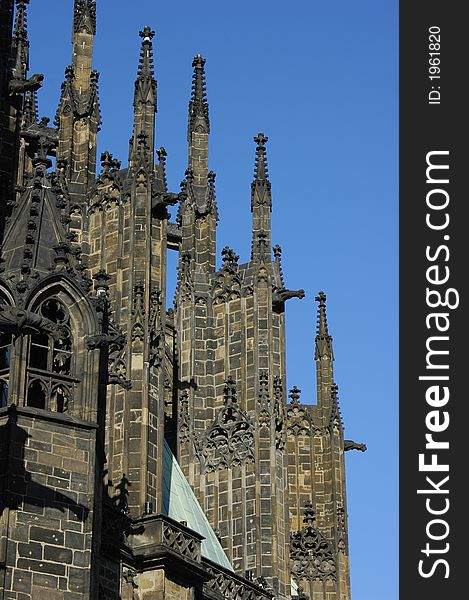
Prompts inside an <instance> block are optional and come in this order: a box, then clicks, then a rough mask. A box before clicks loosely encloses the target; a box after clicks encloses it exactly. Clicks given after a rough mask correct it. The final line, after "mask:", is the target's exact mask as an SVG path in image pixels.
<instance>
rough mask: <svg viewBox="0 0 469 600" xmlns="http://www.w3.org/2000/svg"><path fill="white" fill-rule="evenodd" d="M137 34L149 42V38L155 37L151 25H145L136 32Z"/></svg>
mask: <svg viewBox="0 0 469 600" xmlns="http://www.w3.org/2000/svg"><path fill="white" fill-rule="evenodd" d="M138 35H139V36H140V37H141V38H142V39H143V41H144V42H151V40H152V39H153V38H154V37H155V32H154V31H153V30H152V28H151V27H149V26H148V25H145V27H144V28H143V29H142V31H139V32H138Z"/></svg>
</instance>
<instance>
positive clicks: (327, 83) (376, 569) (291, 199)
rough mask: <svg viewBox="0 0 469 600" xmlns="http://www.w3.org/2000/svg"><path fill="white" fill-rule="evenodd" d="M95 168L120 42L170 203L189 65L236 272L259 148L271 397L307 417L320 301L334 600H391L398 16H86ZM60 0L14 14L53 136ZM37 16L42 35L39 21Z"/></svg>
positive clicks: (108, 137) (214, 11)
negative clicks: (343, 487)
mask: <svg viewBox="0 0 469 600" xmlns="http://www.w3.org/2000/svg"><path fill="white" fill-rule="evenodd" d="M97 4H98V35H97V39H96V46H95V57H94V66H95V68H96V69H97V70H98V71H100V73H101V78H100V90H101V91H100V97H101V108H102V116H103V127H102V132H101V134H100V145H99V152H101V151H103V150H105V149H107V150H110V151H111V152H112V153H113V154H114V156H116V157H117V158H120V159H122V160H123V162H124V163H125V162H126V159H127V148H128V139H129V137H130V134H131V116H132V95H133V80H134V78H135V73H136V69H137V62H138V52H139V44H140V38H139V37H138V31H139V30H140V29H142V28H143V26H144V25H146V24H148V25H150V26H151V27H152V28H153V29H155V30H156V37H155V39H154V45H155V67H156V76H157V79H158V115H157V146H158V147H159V146H164V147H165V148H166V150H167V153H168V158H167V167H168V169H167V173H168V181H169V184H170V187H171V189H172V191H178V190H179V182H180V181H181V179H182V178H183V175H184V170H185V167H186V163H187V149H186V127H187V120H186V119H187V101H188V99H189V95H190V89H191V74H192V67H191V63H192V58H193V57H194V55H195V54H196V53H201V54H202V55H203V56H204V57H205V58H206V59H207V63H206V73H207V92H208V100H209V103H210V119H211V128H212V133H211V138H210V168H211V169H213V170H214V171H216V173H217V180H216V188H217V198H218V203H219V210H220V217H221V219H220V223H219V229H218V247H219V250H221V248H223V246H225V245H229V246H231V247H233V248H234V249H235V250H236V251H237V253H238V254H240V262H244V261H246V260H247V259H248V257H249V248H250V222H251V221H250V219H251V215H250V182H251V179H252V174H253V165H254V143H253V140H252V138H253V136H254V135H256V134H257V132H259V131H263V132H264V133H265V134H266V135H268V137H269V143H268V145H267V149H268V160H269V171H270V178H271V181H272V191H273V204H274V209H273V215H272V239H273V242H274V243H278V244H280V245H281V246H282V248H283V256H282V262H283V271H284V275H285V279H286V282H287V285H288V286H289V287H290V288H293V289H296V288H304V289H305V291H306V298H305V299H303V300H296V299H295V300H290V301H289V302H288V307H287V368H288V371H287V376H288V381H287V385H288V388H291V387H292V386H293V385H297V386H298V387H299V388H301V389H302V390H303V393H302V399H303V401H304V402H314V400H315V398H314V388H315V368H314V360H313V356H314V335H315V321H316V309H315V302H314V297H315V295H316V294H317V292H318V291H319V290H324V291H325V292H326V294H327V297H328V301H327V307H328V320H329V327H330V331H331V333H332V335H333V338H334V351H335V357H336V362H335V375H336V381H337V384H338V385H339V394H340V402H341V409H342V415H343V418H344V422H345V427H346V437H347V438H350V439H354V440H356V441H358V442H365V443H366V444H367V446H368V451H367V452H366V453H365V454H361V453H357V452H350V453H348V454H347V458H346V460H347V468H348V471H347V482H348V511H349V527H350V550H351V577H352V597H353V599H354V600H377V598H379V600H394V599H395V598H397V595H398V592H397V584H398V575H397V535H398V524H397V513H398V508H397V507H398V483H397V459H398V437H397V420H398V401H397V398H398V393H397V383H398V373H397V332H398V325H397V317H398V312H397V297H398V271H397V262H398V251H397V219H398V205H397V202H398V200H397V198H398V191H397V190H398V172H397V168H398V167H397V158H398V153H397V152H398V151H397V143H398V123H397V119H398V112H397V99H398V72H397V62H398V48H397V42H398V31H397V19H398V6H397V1H396V0H392V1H391V0H382V1H380V2H376V0H374V1H373V0H355V2H349V1H348V0H331V1H329V2H319V1H317V0H296V1H292V2H291V3H290V4H288V5H287V3H285V2H280V1H278V0H269V1H267V0H259V1H258V2H253V1H252V0H251V1H250V2H247V1H246V0H238V1H237V2H236V3H233V2H223V1H220V0H218V1H215V0H199V1H198V2H189V1H188V0H180V1H179V2H155V1H154V0H153V1H151V0H140V1H139V2H138V3H137V2H133V3H132V2H128V0H113V1H112V2H111V1H110V0H98V3H97ZM72 5H73V2H72V0H67V1H64V0H41V1H40V2H38V1H37V0H32V1H31V4H30V8H29V34H30V40H31V72H43V73H45V75H46V79H45V85H44V88H43V89H42V90H41V91H40V92H39V108H40V114H41V116H42V115H46V116H49V117H51V119H53V117H54V114H55V110H56V107H57V103H58V98H59V90H60V83H61V82H62V79H63V73H64V69H65V67H66V66H67V65H68V64H69V63H70V60H71V45H70V39H71V14H72ZM51 15H53V17H52V18H51Z"/></svg>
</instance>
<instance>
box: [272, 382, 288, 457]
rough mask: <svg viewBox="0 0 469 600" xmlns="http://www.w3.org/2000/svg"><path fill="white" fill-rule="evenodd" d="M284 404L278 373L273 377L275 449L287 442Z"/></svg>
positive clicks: (279, 448)
mask: <svg viewBox="0 0 469 600" xmlns="http://www.w3.org/2000/svg"><path fill="white" fill-rule="evenodd" d="M285 421H286V414H285V406H284V403H283V384H282V378H281V377H280V376H279V375H276V376H275V377H274V426H275V447H276V448H277V450H283V448H285V444H286V443H287V432H286V429H285Z"/></svg>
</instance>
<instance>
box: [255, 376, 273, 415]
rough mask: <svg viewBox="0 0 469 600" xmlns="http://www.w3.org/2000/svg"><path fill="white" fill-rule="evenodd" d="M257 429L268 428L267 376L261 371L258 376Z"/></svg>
mask: <svg viewBox="0 0 469 600" xmlns="http://www.w3.org/2000/svg"><path fill="white" fill-rule="evenodd" d="M258 398H259V408H260V411H259V416H258V419H257V420H258V423H259V427H270V423H271V415H270V396H269V374H268V372H267V371H261V372H260V374H259V397H258Z"/></svg>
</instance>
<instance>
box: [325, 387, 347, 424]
mask: <svg viewBox="0 0 469 600" xmlns="http://www.w3.org/2000/svg"><path fill="white" fill-rule="evenodd" d="M331 402H332V408H331V414H330V417H329V424H328V428H329V431H334V432H336V433H339V432H340V431H342V430H343V427H344V424H343V422H342V416H341V414H340V408H339V386H338V385H336V384H335V383H333V384H332V385H331Z"/></svg>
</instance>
